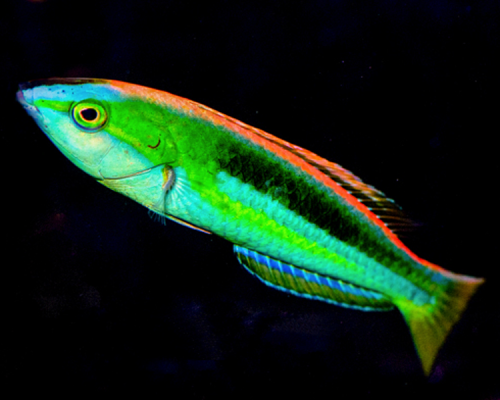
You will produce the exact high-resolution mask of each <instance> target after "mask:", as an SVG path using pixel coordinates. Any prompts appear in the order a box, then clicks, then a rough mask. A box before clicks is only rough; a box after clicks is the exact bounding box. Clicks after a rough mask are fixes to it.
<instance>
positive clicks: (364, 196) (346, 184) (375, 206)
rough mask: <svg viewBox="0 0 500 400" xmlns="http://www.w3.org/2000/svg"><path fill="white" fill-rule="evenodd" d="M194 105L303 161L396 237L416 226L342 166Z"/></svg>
mask: <svg viewBox="0 0 500 400" xmlns="http://www.w3.org/2000/svg"><path fill="white" fill-rule="evenodd" d="M193 104H196V105H197V106H199V107H200V108H202V109H204V110H206V111H209V112H212V113H214V114H216V115H217V116H219V117H222V118H224V119H225V120H227V121H229V122H231V123H234V124H236V125H238V126H241V127H242V128H244V129H247V130H249V131H251V132H252V133H254V134H255V135H258V136H260V137H262V138H265V139H267V140H269V141H270V142H272V143H274V144H276V145H278V146H280V147H282V148H284V149H286V150H288V151H290V152H291V153H293V154H295V155H296V156H298V157H300V158H301V159H302V160H304V161H305V162H307V163H308V164H310V165H312V166H313V167H315V168H316V169H318V170H319V171H321V172H322V173H323V174H325V175H326V176H328V177H329V178H330V179H331V180H333V181H334V182H336V183H337V184H338V185H340V186H341V187H342V188H344V189H345V190H346V191H347V192H349V193H350V194H351V195H353V196H354V197H355V198H357V199H358V200H359V201H360V202H361V203H362V204H364V205H365V206H366V207H367V208H368V209H369V210H370V211H371V212H373V213H374V214H375V215H376V216H377V217H378V218H379V219H380V220H381V221H382V222H383V223H384V224H385V225H386V226H387V227H388V228H389V229H390V230H391V231H392V232H394V233H395V234H399V235H401V234H402V233H404V232H407V231H410V230H413V228H414V227H415V225H416V224H415V223H414V222H413V221H411V220H410V219H409V218H408V217H407V216H406V215H405V213H404V212H403V210H402V209H401V207H399V206H398V205H397V204H396V203H395V202H394V200H392V199H389V198H388V197H386V195H385V194H384V193H382V192H381V191H380V190H378V189H375V188H374V187H373V186H371V185H367V184H366V183H364V182H363V181H362V180H361V179H360V178H358V177H357V176H356V175H354V174H353V173H352V172H350V171H348V170H347V169H345V168H343V167H341V166H340V165H338V164H336V163H333V162H331V161H328V160H326V159H324V158H322V157H320V156H318V155H316V154H314V153H312V152H310V151H309V150H306V149H303V148H302V147H299V146H296V145H294V144H291V143H289V142H287V141H285V140H282V139H280V138H278V137H276V136H274V135H271V134H270V133H267V132H264V131H262V130H260V129H257V128H254V127H253V126H250V125H247V124H245V123H243V122H241V121H239V120H237V119H235V118H232V117H229V116H227V115H225V114H222V113H220V112H218V111H216V110H213V109H211V108H210V107H206V106H204V105H201V104H198V103H194V102H193Z"/></svg>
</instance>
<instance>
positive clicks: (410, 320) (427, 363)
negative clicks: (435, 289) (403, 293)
mask: <svg viewBox="0 0 500 400" xmlns="http://www.w3.org/2000/svg"><path fill="white" fill-rule="evenodd" d="M443 275H444V276H445V277H446V278H447V279H448V282H447V283H446V284H445V285H444V286H443V291H442V292H441V293H436V297H435V299H436V302H435V304H426V305H424V306H416V305H415V304H413V303H411V302H409V301H401V302H396V305H397V306H398V308H399V310H400V311H401V313H402V314H403V316H404V318H405V320H406V323H407V324H408V326H409V328H410V332H411V335H412V337H413V342H414V343H415V347H416V349H417V353H418V355H419V357H420V361H421V363H422V368H423V370H424V373H425V375H426V376H428V375H429V374H430V372H431V370H432V366H433V364H434V360H435V359H436V356H437V353H438V351H439V349H440V348H441V346H442V345H443V343H444V341H445V339H446V337H447V336H448V334H449V333H450V331H451V328H452V327H453V325H455V323H456V322H457V321H458V320H459V319H460V317H461V315H462V313H463V312H464V310H465V308H466V307H467V303H468V301H469V299H470V298H471V297H472V295H473V294H474V293H475V291H476V290H477V288H478V287H479V285H481V284H482V283H483V282H484V279H482V278H472V277H469V276H465V275H458V274H453V273H451V272H448V271H444V273H443Z"/></svg>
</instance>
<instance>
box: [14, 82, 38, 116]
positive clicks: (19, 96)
mask: <svg viewBox="0 0 500 400" xmlns="http://www.w3.org/2000/svg"><path fill="white" fill-rule="evenodd" d="M16 100H17V101H18V102H19V103H20V104H21V105H22V106H23V108H24V109H25V110H26V111H27V112H28V114H30V115H31V116H33V117H37V116H38V117H40V116H41V115H42V114H41V113H40V110H39V109H38V108H37V107H36V106H35V104H34V100H33V89H32V87H30V85H29V82H27V83H21V84H20V85H19V90H18V91H17V92H16Z"/></svg>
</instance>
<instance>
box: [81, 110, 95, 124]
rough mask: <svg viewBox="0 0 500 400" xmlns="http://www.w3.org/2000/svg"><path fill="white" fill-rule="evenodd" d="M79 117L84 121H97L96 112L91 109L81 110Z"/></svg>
mask: <svg viewBox="0 0 500 400" xmlns="http://www.w3.org/2000/svg"><path fill="white" fill-rule="evenodd" d="M80 115H81V116H82V118H83V119H84V120H85V121H95V120H96V119H97V111H96V110H94V109H93V108H86V109H84V110H82V111H81V112H80Z"/></svg>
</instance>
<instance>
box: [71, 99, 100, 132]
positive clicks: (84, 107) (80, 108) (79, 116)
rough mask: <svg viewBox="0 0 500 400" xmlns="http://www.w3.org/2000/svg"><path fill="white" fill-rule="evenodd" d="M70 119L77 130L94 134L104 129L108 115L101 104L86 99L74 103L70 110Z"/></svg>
mask: <svg viewBox="0 0 500 400" xmlns="http://www.w3.org/2000/svg"><path fill="white" fill-rule="evenodd" d="M71 118H72V119H73V122H74V123H75V124H76V125H77V126H78V127H79V128H81V129H83V130H86V131H90V132H95V131H98V130H99V129H101V128H102V127H104V125H105V124H106V122H107V121H108V113H107V111H106V109H105V108H104V106H103V105H102V104H100V103H99V102H97V101H96V100H92V99H88V100H83V101H80V102H79V103H76V104H75V105H74V106H73V107H72V108H71Z"/></svg>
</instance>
